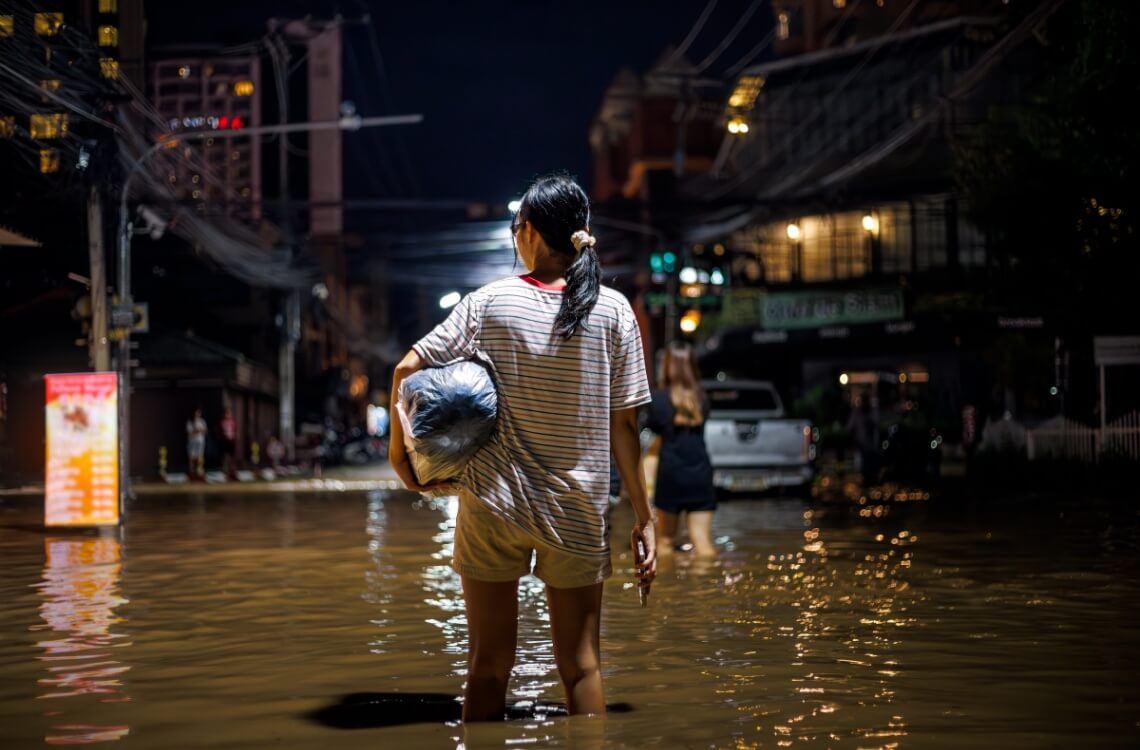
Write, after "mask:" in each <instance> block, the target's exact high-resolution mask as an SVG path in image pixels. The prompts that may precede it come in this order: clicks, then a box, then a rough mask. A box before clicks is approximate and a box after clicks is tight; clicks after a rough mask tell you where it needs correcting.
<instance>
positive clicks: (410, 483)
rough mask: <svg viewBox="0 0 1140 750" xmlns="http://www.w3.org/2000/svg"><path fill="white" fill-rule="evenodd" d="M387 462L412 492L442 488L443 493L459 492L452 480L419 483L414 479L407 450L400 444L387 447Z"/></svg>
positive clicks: (453, 493)
mask: <svg viewBox="0 0 1140 750" xmlns="http://www.w3.org/2000/svg"><path fill="white" fill-rule="evenodd" d="M388 463H390V464H391V465H392V469H393V470H395V472H396V476H398V477H399V478H400V481H401V482H403V483H404V486H405V487H407V488H408V489H409V490H411V491H412V492H435V491H439V490H444V491H445V494H449V495H458V494H459V485H458V484H456V483H455V482H454V481H452V480H441V481H438V482H429V483H428V484H420V483H419V480H417V479H416V472H415V471H414V470H413V469H412V462H411V461H410V460H409V459H408V452H407V450H406V449H405V448H404V446H403V445H402V444H401V445H400V446H399V447H398V448H397V447H393V446H391V445H390V446H389V447H388Z"/></svg>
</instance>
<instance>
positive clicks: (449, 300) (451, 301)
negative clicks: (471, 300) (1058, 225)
mask: <svg viewBox="0 0 1140 750" xmlns="http://www.w3.org/2000/svg"><path fill="white" fill-rule="evenodd" d="M461 299H463V296H462V295H461V294H460V293H459V292H448V293H447V294H445V295H443V296H442V297H440V298H439V306H440V307H441V308H443V309H444V310H447V309H448V308H451V307H455V306H456V305H458V304H459V300H461Z"/></svg>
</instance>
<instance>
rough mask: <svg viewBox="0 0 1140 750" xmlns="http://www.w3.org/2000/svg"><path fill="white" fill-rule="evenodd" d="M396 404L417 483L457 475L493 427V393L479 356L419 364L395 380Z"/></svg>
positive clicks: (489, 379) (495, 413) (491, 381)
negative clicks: (435, 364) (401, 379)
mask: <svg viewBox="0 0 1140 750" xmlns="http://www.w3.org/2000/svg"><path fill="white" fill-rule="evenodd" d="M396 406H397V410H398V411H399V417H400V419H401V420H402V423H403V427H404V444H405V446H406V447H407V449H408V458H409V459H410V460H411V462H412V469H413V470H414V471H415V473H416V479H417V480H419V482H420V484H429V483H431V482H437V481H441V480H447V479H453V478H455V477H458V476H459V474H460V472H462V471H463V467H464V466H465V465H466V464H467V461H468V460H470V458H471V457H472V456H473V455H475V452H476V451H478V450H479V449H480V448H482V447H483V445H484V444H486V442H487V441H488V440H490V439H491V435H492V434H493V433H494V431H495V419H496V417H497V414H498V411H497V410H498V394H497V393H496V391H495V383H494V381H493V380H492V379H491V374H490V373H489V372H488V371H487V368H486V367H484V366H483V365H481V364H479V363H478V362H472V361H464V362H457V363H455V364H453V365H448V366H447V367H431V368H428V369H424V370H420V371H419V372H417V373H415V374H413V375H411V376H410V377H408V378H407V379H405V380H404V382H403V383H401V384H400V393H399V398H398V400H397V405H396Z"/></svg>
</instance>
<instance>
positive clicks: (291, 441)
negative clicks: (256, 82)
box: [270, 32, 301, 461]
mask: <svg viewBox="0 0 1140 750" xmlns="http://www.w3.org/2000/svg"><path fill="white" fill-rule="evenodd" d="M270 44H271V45H273V46H272V47H271V49H270V57H271V58H272V60H273V68H274V71H273V73H274V78H275V79H276V81H277V121H278V123H279V124H280V125H285V124H286V123H287V122H288V121H289V65H288V63H289V45H288V44H287V43H286V41H285V37H284V33H283V32H282V33H279V34H278V35H277V36H275V37H274V38H273V39H272V40H271V41H270ZM277 180H278V200H279V212H278V213H279V216H278V220H279V221H280V223H281V238H282V241H283V242H282V244H283V245H284V247H283V248H282V253H283V254H284V255H285V260H286V261H288V262H292V260H293V244H294V243H293V214H292V212H291V211H290V210H289V137H288V135H287V134H285V133H281V134H280V135H279V136H277ZM280 336H281V338H280V342H279V344H278V348H277V393H278V396H277V429H278V431H279V432H280V433H281V442H282V443H284V444H285V456H286V460H288V461H293V460H295V459H296V457H297V446H296V437H297V420H296V416H295V414H294V408H295V405H296V403H297V402H296V394H297V344H298V343H300V341H301V293H300V290H297V289H289V290H287V291H286V292H284V293H283V294H282V297H281V334H280Z"/></svg>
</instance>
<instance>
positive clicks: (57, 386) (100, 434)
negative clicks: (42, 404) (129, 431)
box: [44, 372, 119, 526]
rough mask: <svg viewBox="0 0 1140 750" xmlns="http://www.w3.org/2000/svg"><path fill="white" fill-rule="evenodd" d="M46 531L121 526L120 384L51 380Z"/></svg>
mask: <svg viewBox="0 0 1140 750" xmlns="http://www.w3.org/2000/svg"><path fill="white" fill-rule="evenodd" d="M44 380H45V383H46V388H47V399H46V408H45V414H46V421H47V461H46V463H47V466H46V469H47V471H46V480H45V488H44V489H45V491H44V525H46V526H103V525H115V524H118V523H119V475H118V456H119V451H118V447H119V446H118V440H119V430H118V413H117V409H118V392H117V386H118V378H117V376H116V374H115V373H113V372H85V373H75V374H68V375H46V376H44Z"/></svg>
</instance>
